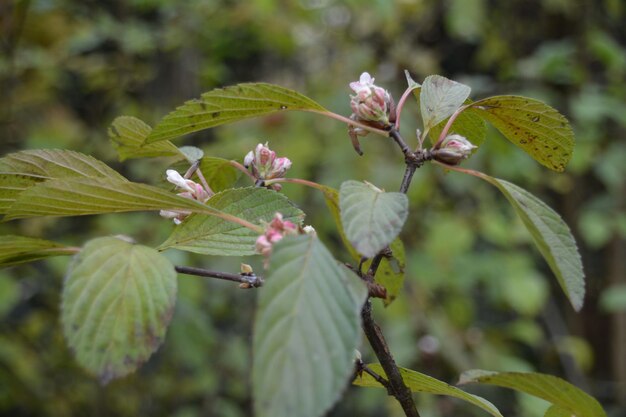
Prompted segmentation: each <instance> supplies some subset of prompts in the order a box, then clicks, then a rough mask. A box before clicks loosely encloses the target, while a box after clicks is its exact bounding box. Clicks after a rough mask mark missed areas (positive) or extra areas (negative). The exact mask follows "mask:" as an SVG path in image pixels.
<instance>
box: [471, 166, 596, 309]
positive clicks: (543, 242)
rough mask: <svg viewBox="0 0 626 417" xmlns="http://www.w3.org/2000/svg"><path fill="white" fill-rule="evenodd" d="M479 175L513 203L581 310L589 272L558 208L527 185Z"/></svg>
mask: <svg viewBox="0 0 626 417" xmlns="http://www.w3.org/2000/svg"><path fill="white" fill-rule="evenodd" d="M477 176H479V177H480V178H482V179H484V180H486V181H488V182H490V183H491V184H493V185H495V186H496V187H497V188H498V189H499V190H500V191H501V192H502V194H504V196H505V197H506V198H507V200H508V201H509V202H510V203H511V205H512V206H513V208H514V209H515V211H516V212H517V215H518V216H519V217H520V218H521V219H522V222H523V223H524V225H525V226H526V228H527V229H528V231H529V232H530V234H531V236H532V237H533V241H534V242H535V245H536V246H537V249H539V252H540V253H541V255H542V256H543V258H544V259H545V260H546V262H547V263H548V265H549V266H550V269H551V270H552V272H553V273H554V275H555V276H556V279H557V280H558V282H559V284H560V285H561V288H562V289H563V291H564V292H565V295H567V297H568V298H569V300H570V302H571V303H572V306H573V307H574V309H575V310H576V311H578V310H580V309H581V307H582V305H583V298H584V296H585V273H584V272H583V265H582V262H581V260H580V254H579V253H578V248H577V246H576V241H575V240H574V237H573V236H572V233H571V232H570V229H569V227H568V226H567V224H566V223H565V222H564V221H563V219H561V217H560V216H559V215H558V214H557V213H556V212H555V211H554V210H552V209H551V208H550V207H548V206H547V205H546V204H545V203H544V202H543V201H541V200H539V199H538V198H537V197H535V196H534V195H532V194H530V193H529V192H528V191H526V190H524V189H523V188H520V187H518V186H517V185H515V184H511V183H510V182H507V181H504V180H501V179H498V178H493V177H490V176H488V175H485V174H482V173H479V175H477Z"/></svg>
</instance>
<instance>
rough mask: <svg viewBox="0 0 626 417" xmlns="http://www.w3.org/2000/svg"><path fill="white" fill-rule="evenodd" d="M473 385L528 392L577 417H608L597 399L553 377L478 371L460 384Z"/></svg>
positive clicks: (472, 372) (467, 374)
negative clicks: (487, 385) (478, 384)
mask: <svg viewBox="0 0 626 417" xmlns="http://www.w3.org/2000/svg"><path fill="white" fill-rule="evenodd" d="M471 382H477V383H481V384H490V385H497V386H499V387H505V388H511V389H514V390H516V391H521V392H525V393H526V394H530V395H534V396H535V397H539V398H542V399H544V400H546V401H549V402H551V403H552V404H554V405H556V406H558V407H559V408H562V409H563V410H567V411H568V412H569V413H570V414H574V415H576V417H606V413H605V412H604V410H603V409H602V407H601V406H600V404H599V403H598V401H596V399H595V398H593V397H591V396H590V395H588V394H587V393H586V392H584V391H582V390H581V389H579V388H577V387H575V386H574V385H572V384H570V383H569V382H566V381H564V380H562V379H561V378H557V377H555V376H552V375H546V374H539V373H532V372H529V373H522V372H490V371H483V370H479V369H475V370H471V371H467V372H463V374H462V375H461V379H460V381H459V384H467V383H471ZM557 415H558V414H557Z"/></svg>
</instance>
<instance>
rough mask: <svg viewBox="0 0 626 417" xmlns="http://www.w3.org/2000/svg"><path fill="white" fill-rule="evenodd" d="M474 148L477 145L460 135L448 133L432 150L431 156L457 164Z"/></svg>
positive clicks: (447, 162) (444, 161)
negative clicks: (438, 145)
mask: <svg viewBox="0 0 626 417" xmlns="http://www.w3.org/2000/svg"><path fill="white" fill-rule="evenodd" d="M476 148H477V146H474V145H473V144H472V143H471V142H470V141H468V140H467V139H465V138H464V137H463V136H461V135H456V134H454V135H448V136H446V138H445V139H444V141H443V142H442V143H441V147H440V148H439V149H437V150H435V151H433V158H434V159H435V160H437V161H439V162H443V163H446V164H449V165H458V164H460V163H461V161H463V160H464V159H467V158H468V157H469V156H470V155H471V154H472V151H473V150H474V149H476Z"/></svg>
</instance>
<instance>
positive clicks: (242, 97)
mask: <svg viewBox="0 0 626 417" xmlns="http://www.w3.org/2000/svg"><path fill="white" fill-rule="evenodd" d="M287 110H302V111H315V112H327V110H326V109H324V108H323V107H322V106H320V105H319V104H317V103H316V102H315V101H313V100H311V99H310V98H308V97H306V96H303V95H302V94H300V93H298V92H296V91H293V90H289V89H287V88H284V87H280V86H277V85H272V84H266V83H249V84H238V85H234V86H231V87H226V88H223V89H222V88H220V89H215V90H211V91H209V92H207V93H204V94H202V96H201V97H200V98H199V99H195V100H190V101H188V102H186V103H185V104H183V105H182V106H181V107H179V108H177V109H176V110H174V111H173V112H171V113H170V114H168V115H167V116H165V117H164V118H163V120H161V122H159V124H157V126H156V127H155V128H154V130H153V131H152V133H150V135H149V136H148V138H147V139H146V143H154V142H158V141H162V140H168V139H173V138H176V137H179V136H182V135H186V134H188V133H191V132H197V131H199V130H203V129H208V128H210V127H215V126H219V125H222V124H225V123H233V122H236V121H239V120H243V119H248V118H251V117H258V116H266V115H269V114H272V113H276V112H281V111H287Z"/></svg>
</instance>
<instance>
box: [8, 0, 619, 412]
mask: <svg viewBox="0 0 626 417" xmlns="http://www.w3.org/2000/svg"><path fill="white" fill-rule="evenodd" d="M625 20H626V3H624V2H623V1H622V0H601V1H595V0H509V1H506V2H495V1H489V0H471V1H469V0H447V1H437V0H402V1H395V2H391V1H383V0H375V1H371V2H361V1H357V0H345V1H333V0H297V1H296V0H292V1H277V0H254V1H246V2H244V1H227V0H187V1H184V2H172V1H167V0H126V1H123V0H104V1H96V0H87V1H77V0H6V1H3V2H1V3H0V91H2V100H1V101H0V151H1V152H2V154H5V153H8V152H11V151H15V150H19V149H31V148H67V149H74V150H79V151H81V152H85V153H91V154H93V155H94V156H95V157H97V158H99V159H102V160H104V161H107V162H108V163H109V164H111V165H112V166H114V167H116V168H118V169H120V170H121V172H122V173H123V174H124V175H126V176H128V177H129V178H132V179H134V180H142V181H149V182H153V183H156V182H157V181H158V180H159V178H161V177H162V176H163V172H164V169H165V168H166V163H165V162H164V161H159V160H139V161H127V162H125V163H124V164H120V163H118V162H116V161H115V158H116V157H115V153H114V151H113V148H112V147H111V146H110V144H109V142H108V139H107V136H106V128H107V126H108V125H109V124H110V123H111V121H112V120H113V119H114V118H115V117H116V116H118V115H121V114H128V115H133V116H136V117H139V118H142V119H143V120H145V121H146V122H148V123H150V124H154V123H155V122H156V121H157V120H158V119H159V118H160V117H162V116H163V115H164V114H165V113H166V112H168V111H169V110H171V109H172V108H173V107H174V106H176V105H179V104H181V103H182V102H183V101H185V100H187V99H189V98H193V97H196V96H199V95H200V93H201V92H204V91H207V90H209V89H211V88H214V87H217V86H222V85H227V84H232V83H238V82H244V81H268V82H273V83H276V84H281V85H284V86H287V87H290V88H294V89H296V90H299V91H301V92H303V93H304V94H306V95H308V96H310V97H312V98H314V99H315V100H316V101H318V102H319V103H321V104H322V105H324V106H325V107H327V108H329V109H332V110H334V111H337V112H339V113H343V114H345V115H348V114H349V113H350V111H349V106H348V103H349V100H348V94H349V89H348V86H347V84H348V82H350V81H353V80H356V79H358V76H359V74H360V73H361V72H363V71H369V72H370V73H371V74H372V75H373V76H375V77H376V81H377V84H380V85H384V86H386V87H387V88H389V89H390V91H391V92H392V93H393V94H394V95H395V96H396V99H397V98H398V97H399V94H400V93H401V91H402V90H403V89H404V87H405V81H404V75H403V70H404V69H408V70H409V71H410V72H411V74H412V75H413V77H414V78H415V79H416V80H418V81H420V80H422V79H423V78H424V77H425V76H426V75H429V74H433V73H439V74H441V75H444V76H447V77H449V78H452V79H456V80H458V81H461V82H464V83H466V84H468V85H470V86H471V87H472V88H473V92H472V96H473V97H475V98H477V97H484V96H487V95H491V94H515V93H519V94H523V95H527V96H530V97H534V98H537V99H541V100H545V101H546V102H548V103H549V104H551V105H552V106H554V107H556V108H557V109H559V110H560V111H561V112H563V113H564V114H566V115H567V116H568V118H570V120H571V121H572V124H573V126H574V129H575V132H576V136H577V146H576V149H575V153H574V159H573V161H572V162H571V163H570V165H569V166H568V168H567V170H566V173H564V174H555V173H552V172H549V171H548V170H547V169H545V168H543V167H541V166H540V165H538V164H537V163H535V162H534V161H533V160H532V159H531V158H529V157H528V156H526V155H525V154H524V153H523V152H521V151H519V150H518V149H516V148H515V147H513V146H511V145H510V144H509V143H507V142H506V141H505V140H502V138H501V137H499V134H498V133H497V132H495V131H490V133H489V138H488V140H487V141H486V142H485V144H484V145H483V146H482V147H481V149H480V150H479V152H478V153H477V154H476V155H475V156H474V157H472V159H471V160H470V161H468V163H467V165H468V166H470V167H473V168H476V169H479V170H483V171H485V172H487V173H489V174H490V175H494V176H496V177H499V178H503V179H506V180H508V181H512V182H515V183H517V184H519V185H520V186H522V187H524V188H526V189H528V190H529V191H531V192H533V193H534V194H536V195H538V196H540V197H541V198H542V199H543V200H544V201H547V202H548V203H549V204H550V205H551V206H552V207H553V208H554V209H555V210H556V211H557V212H559V213H561V214H562V215H563V217H564V219H565V220H566V222H567V223H568V224H569V225H570V226H571V227H572V229H573V231H574V234H575V235H576V236H577V238H578V241H579V245H580V248H581V252H582V255H583V261H584V265H585V269H586V272H587V277H588V284H587V287H588V291H587V297H586V305H585V307H584V308H583V310H582V312H581V313H580V314H575V313H574V312H573V311H572V309H571V308H570V307H569V305H568V304H567V302H566V300H565V298H564V296H563V295H562V294H561V292H560V290H558V288H557V287H556V286H555V284H554V280H553V279H551V278H550V277H549V276H548V274H549V270H548V268H547V266H546V265H545V264H544V263H543V261H541V260H540V258H539V257H538V256H537V253H536V252H534V250H533V249H531V245H530V236H529V235H528V234H527V232H526V231H525V230H524V228H523V227H522V225H521V223H520V222H519V221H518V220H517V218H516V217H515V214H514V213H513V211H512V209H511V208H510V207H508V205H507V203H506V202H505V201H504V199H503V198H501V196H500V195H499V194H498V192H497V190H495V189H492V188H491V187H489V186H488V185H486V184H482V183H479V182H478V180H476V179H473V178H464V177H462V176H460V175H459V174H456V173H449V174H445V173H443V172H442V171H441V170H439V169H435V167H432V166H426V167H424V168H423V169H421V170H419V172H418V173H417V174H416V178H415V180H414V182H413V186H412V189H411V190H410V193H409V197H410V207H411V213H410V216H409V220H408V222H407V225H406V226H405V229H404V231H403V235H402V237H403V239H404V241H405V246H406V250H407V280H406V285H405V290H406V291H405V293H404V295H401V296H399V297H398V298H397V299H396V301H395V302H394V303H393V304H392V305H391V306H389V307H388V308H386V309H385V308H383V307H382V306H377V307H379V308H378V310H377V311H376V315H377V317H380V321H381V322H382V325H383V329H384V331H385V333H386V335H387V336H388V338H389V339H390V344H391V347H392V350H393V352H394V353H395V354H396V359H397V361H398V362H399V364H401V365H402V366H404V367H408V368H413V369H417V370H420V371H421V372H425V373H427V374H430V375H432V376H435V377H437V378H440V379H443V380H446V381H450V382H453V381H455V380H456V377H457V376H458V374H459V373H460V372H461V371H463V370H465V369H469V368H484V369H493V370H510V371H512V370H538V371H541V372H547V373H552V374H555V375H561V376H564V377H565V378H566V379H568V380H569V381H570V382H572V383H574V384H576V385H578V386H579V387H581V388H583V389H585V390H586V391H588V392H589V393H591V394H592V395H594V396H596V397H597V398H598V399H599V400H600V401H601V402H603V403H604V405H605V406H606V408H607V411H608V412H609V415H610V416H612V417H618V416H626V414H625V411H624V410H626V354H625V353H624V352H626V308H625V306H626V291H624V285H626V284H625V283H626V239H625V237H626V210H625V205H626V201H625V197H624V196H625V195H626V165H625V164H624V160H625V159H626V143H625V142H624V140H625V138H626V82H625V80H626V25H624V21H625ZM415 110H416V107H415V105H414V103H409V104H408V106H407V108H406V110H405V114H404V119H405V120H403V131H404V135H405V137H407V138H410V136H411V135H410V133H409V132H411V131H414V129H415V128H417V127H418V125H417V122H416V121H415V120H411V119H417V118H415V117H412V116H413V115H415ZM261 141H263V142H264V141H270V144H271V146H272V148H273V149H275V150H276V151H277V152H278V153H279V154H281V155H286V156H288V157H289V158H290V159H291V160H292V161H293V162H294V168H293V169H292V170H291V171H290V174H291V176H293V177H300V178H308V179H313V180H315V181H318V182H320V183H323V184H326V185H330V186H333V187H338V185H339V184H340V183H341V182H343V181H344V180H347V179H357V180H362V179H366V180H369V181H371V182H373V183H374V184H376V185H377V186H379V187H381V188H385V189H387V190H395V189H396V188H397V187H398V185H399V182H400V179H401V175H402V171H403V166H402V159H401V156H400V155H399V152H398V151H397V149H396V148H395V147H393V146H391V145H390V144H389V143H387V142H385V141H384V140H382V139H380V138H374V137H371V138H370V137H368V138H365V139H363V140H362V146H363V149H364V151H365V155H364V156H363V157H358V156H357V155H356V154H355V153H354V151H353V150H352V147H351V146H350V144H349V142H348V138H347V134H346V129H345V126H343V125H341V124H339V123H335V122H333V121H328V120H324V121H320V120H317V119H315V116H313V115H310V114H288V115H279V116H274V117H270V118H266V119H259V120H254V121H247V122H243V123H239V124H236V125H232V126H226V127H221V128H218V129H215V130H210V131H204V132H199V133H197V134H194V135H191V136H189V137H187V138H185V139H183V140H182V141H179V142H180V143H185V144H189V145H196V146H200V147H201V148H203V149H204V150H205V153H206V154H207V155H213V156H218V157H223V158H236V159H241V158H243V156H244V155H245V153H246V152H247V151H248V150H249V149H251V148H252V147H253V146H254V145H255V144H256V143H258V142H261ZM242 181H243V180H242ZM284 191H285V193H286V194H287V195H288V196H289V197H290V198H292V199H293V200H294V201H295V202H297V204H299V206H300V207H301V208H302V209H303V210H304V211H305V212H307V213H308V218H307V223H310V224H312V225H314V226H315V228H316V229H317V230H318V233H320V235H321V236H322V237H323V239H324V240H325V242H327V243H328V244H329V245H330V247H332V248H334V249H335V254H336V256H337V257H338V258H339V259H342V260H346V261H347V260H349V257H348V254H347V253H345V251H344V250H343V249H342V248H341V244H340V239H339V237H338V236H337V233H336V231H334V230H333V223H332V219H331V218H330V216H329V215H328V212H327V211H326V210H327V209H326V207H325V205H324V200H323V196H322V195H321V194H320V193H318V192H315V191H314V190H309V189H303V188H300V187H297V186H295V185H289V184H286V185H285V187H284ZM0 228H1V231H2V233H15V234H22V235H27V236H40V237H43V238H48V239H53V240H58V241H61V242H63V243H67V244H73V245H80V244H82V243H83V242H84V241H86V240H88V239H90V238H93V237H96V236H103V235H111V234H118V233H124V234H129V235H132V236H133V237H134V238H136V239H137V240H138V241H140V242H142V243H144V244H148V245H156V244H158V243H160V242H161V241H163V239H164V238H165V237H166V236H167V234H168V232H169V230H170V229H171V225H170V224H169V223H168V222H166V221H164V220H162V219H160V218H159V217H158V216H157V215H156V214H154V213H152V214H141V213H140V214H120V215H106V216H100V217H85V218H79V219H34V220H28V221H20V222H13V223H5V224H2V225H1V226H0ZM169 256H171V257H172V259H173V260H174V261H175V262H177V263H180V264H195V265H201V266H205V267H209V268H211V269H224V270H229V271H237V270H238V268H239V262H240V260H239V259H219V258H213V257H201V256H197V255H192V254H185V253H179V252H173V251H172V253H169ZM249 262H251V263H254V264H255V265H256V266H257V267H258V268H260V265H259V262H258V259H252V260H249ZM67 265H68V260H67V259H53V260H50V261H44V262H38V263H35V264H31V265H24V266H18V267H14V268H11V269H7V270H3V271H1V272H0V414H2V415H12V416H35V415H36V416H55V417H57V416H75V415H81V416H82V415H86V416H87V415H88V416H113V415H115V416H139V415H151V416H160V415H163V416H165V415H167V416H175V417H194V416H200V415H211V416H224V417H237V416H247V415H250V409H251V407H250V391H251V389H250V385H249V374H250V361H251V356H252V355H253V354H254V353H253V352H251V351H250V341H251V322H252V317H253V314H254V305H255V300H256V294H255V291H240V290H238V289H237V288H236V287H233V286H232V285H229V284H228V283H222V282H214V281H210V280H209V281H202V280H201V279H199V278H195V277H185V276H181V277H180V280H179V282H180V295H179V299H178V303H177V309H176V313H175V315H174V318H173V320H172V324H171V327H170V329H169V332H168V335H167V338H166V342H165V344H164V345H163V347H162V348H161V349H160V350H159V352H158V353H157V354H156V356H155V357H153V358H152V359H151V360H150V362H149V363H148V364H147V365H146V366H145V367H144V368H142V369H141V371H139V372H138V373H137V374H136V375H133V376H130V377H128V378H125V379H123V380H121V381H116V382H113V383H112V384H110V385H108V386H106V387H101V386H99V385H98V384H97V382H96V381H95V380H93V379H91V378H90V377H88V376H87V375H86V374H85V373H84V372H83V371H82V370H80V369H79V368H78V367H77V365H76V364H75V363H74V361H73V359H72V357H71V354H70V352H69V350H68V349H67V347H66V346H65V344H64V341H63V338H62V335H61V329H60V326H59V321H58V318H59V289H60V287H61V284H62V277H63V275H64V271H65V269H66V268H67ZM363 354H364V355H365V356H366V357H368V356H369V355H370V352H368V351H367V349H365V348H364V349H363ZM472 389H474V392H475V393H477V394H480V395H483V396H485V397H487V398H489V399H490V400H492V401H493V402H494V403H495V404H496V405H497V406H498V407H499V408H500V409H501V411H502V412H503V414H505V415H507V416H516V415H519V416H522V415H523V416H530V417H533V416H541V415H543V411H544V410H545V408H546V407H547V404H546V403H544V402H542V401H538V400H536V399H532V398H531V397H526V396H515V397H514V395H513V394H511V393H510V392H504V391H502V390H498V389H491V388H489V389H487V388H479V389H475V388H472ZM418 404H419V409H420V412H421V414H422V415H423V416H425V417H427V416H432V417H435V416H442V417H445V416H453V415H455V416H456V415H468V416H469V415H481V414H479V412H477V411H475V410H473V409H471V408H469V406H466V405H464V404H461V403H459V402H456V401H453V400H450V399H448V398H439V397H437V398H434V397H428V396H419V397H418ZM400 413H401V411H400V410H399V409H398V407H397V405H396V404H395V403H394V402H393V400H390V399H389V400H388V399H387V398H386V396H385V394H384V392H379V391H377V390H371V391H370V390H366V389H358V388H350V389H349V390H348V391H347V393H346V396H345V398H344V400H343V401H342V402H341V403H340V404H339V405H338V406H337V407H336V408H335V410H334V411H333V412H332V413H331V415H332V416H349V415H362V416H379V415H390V416H396V415H401V414H400Z"/></svg>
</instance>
